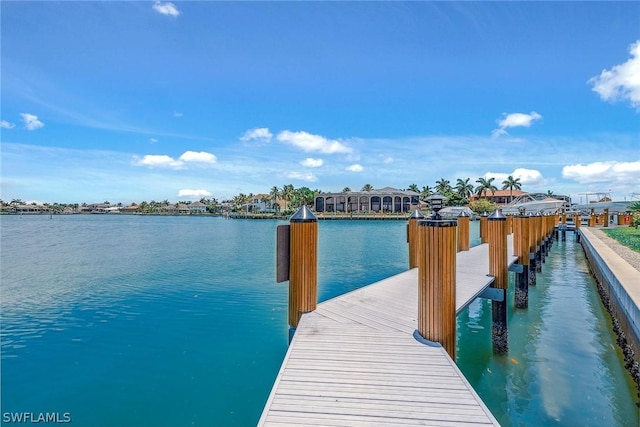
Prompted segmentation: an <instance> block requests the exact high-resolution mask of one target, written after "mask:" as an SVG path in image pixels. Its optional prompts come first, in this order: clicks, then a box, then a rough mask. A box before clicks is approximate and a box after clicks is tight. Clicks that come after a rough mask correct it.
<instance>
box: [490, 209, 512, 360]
mask: <svg viewBox="0 0 640 427" xmlns="http://www.w3.org/2000/svg"><path fill="white" fill-rule="evenodd" d="M487 235H488V236H487V237H488V240H489V274H490V275H492V276H493V277H494V278H495V279H494V281H493V283H492V284H491V287H492V288H496V289H498V290H499V292H500V293H502V301H497V300H492V301H491V313H492V320H493V321H492V324H491V340H492V343H493V351H494V352H496V353H498V354H505V353H507V352H508V351H509V339H508V331H507V288H508V287H509V271H508V265H507V217H505V216H504V215H502V214H501V213H500V212H499V211H497V210H496V211H495V212H493V213H492V214H491V216H489V217H488V218H487Z"/></svg>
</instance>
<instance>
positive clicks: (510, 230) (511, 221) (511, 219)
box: [507, 215, 513, 234]
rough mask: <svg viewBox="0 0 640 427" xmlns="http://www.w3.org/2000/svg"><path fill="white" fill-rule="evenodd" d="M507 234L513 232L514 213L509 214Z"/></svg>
mask: <svg viewBox="0 0 640 427" xmlns="http://www.w3.org/2000/svg"><path fill="white" fill-rule="evenodd" d="M507 234H513V215H507Z"/></svg>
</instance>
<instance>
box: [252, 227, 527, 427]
mask: <svg viewBox="0 0 640 427" xmlns="http://www.w3.org/2000/svg"><path fill="white" fill-rule="evenodd" d="M508 248H509V250H508V264H509V265H512V264H513V263H515V261H516V259H517V258H516V257H515V256H513V242H512V236H511V235H509V236H508ZM488 274H489V250H488V244H482V245H479V246H476V247H474V248H471V250H469V251H464V252H459V253H458V254H457V268H456V278H457V281H456V310H457V312H458V313H459V312H460V311H461V310H462V309H463V308H465V307H466V306H467V305H469V304H470V303H471V301H473V300H474V299H475V298H477V297H478V296H479V295H481V294H482V293H483V292H484V291H485V290H486V289H487V288H488V287H489V285H490V284H491V282H492V281H493V278H492V277H490V276H488ZM417 297H418V269H417V268H415V269H412V270H409V271H407V272H404V273H401V274H398V275H396V276H392V277H390V278H387V279H385V280H382V281H380V282H377V283H374V284H372V285H369V286H366V287H363V288H361V289H358V290H356V291H353V292H350V293H348V294H345V295H342V296H339V297H336V298H333V299H331V300H328V301H325V302H323V303H321V304H319V305H318V307H317V309H316V310H315V311H313V312H311V313H307V314H305V315H303V316H302V319H301V321H300V323H299V325H298V328H297V330H296V333H295V335H294V338H293V340H292V342H291V345H290V346H289V349H288V351H287V354H286V356H285V359H284V362H283V363H282V367H281V368H280V372H279V373H278V376H277V378H276V381H275V384H274V386H273V389H272V391H271V394H270V396H269V399H268V400H267V403H266V405H265V409H264V411H263V413H262V416H261V418H260V421H259V423H258V425H260V426H285V425H286V426H292V425H299V426H305V425H307V426H311V425H322V426H362V425H372V426H376V425H379V426H390V425H398V426H410V425H431V426H460V425H465V426H480V425H498V422H497V421H496V419H495V418H494V417H493V415H492V414H491V412H490V411H489V410H488V409H487V407H486V406H485V405H484V403H483V402H482V400H481V399H480V398H479V397H478V395H477V394H476V392H475V391H474V390H473V388H472V387H471V385H470V384H469V383H468V382H467V380H466V379H465V378H464V376H463V375H462V373H461V372H460V370H459V369H458V368H457V366H456V364H455V361H453V360H451V358H450V357H449V355H448V354H447V352H446V351H445V350H444V349H443V348H442V347H441V346H440V345H439V344H436V343H430V342H428V341H425V340H423V339H422V338H421V337H420V335H419V334H418V333H417V331H416V329H417V318H418V302H417Z"/></svg>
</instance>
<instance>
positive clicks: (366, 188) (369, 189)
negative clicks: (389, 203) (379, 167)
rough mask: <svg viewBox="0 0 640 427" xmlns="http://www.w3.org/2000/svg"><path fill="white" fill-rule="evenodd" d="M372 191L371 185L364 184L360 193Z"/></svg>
mask: <svg viewBox="0 0 640 427" xmlns="http://www.w3.org/2000/svg"><path fill="white" fill-rule="evenodd" d="M371 190H373V185H371V184H365V185H363V186H362V190H361V191H371Z"/></svg>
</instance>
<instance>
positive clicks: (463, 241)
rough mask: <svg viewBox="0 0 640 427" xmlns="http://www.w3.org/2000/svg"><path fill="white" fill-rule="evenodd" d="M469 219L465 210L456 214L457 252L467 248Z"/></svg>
mask: <svg viewBox="0 0 640 427" xmlns="http://www.w3.org/2000/svg"><path fill="white" fill-rule="evenodd" d="M469 220H470V218H469V214H467V213H466V212H465V211H462V212H460V215H458V252H461V251H468V250H469Z"/></svg>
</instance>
